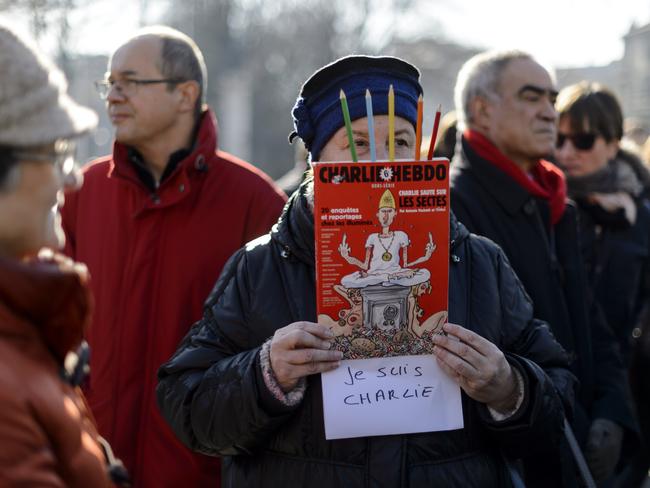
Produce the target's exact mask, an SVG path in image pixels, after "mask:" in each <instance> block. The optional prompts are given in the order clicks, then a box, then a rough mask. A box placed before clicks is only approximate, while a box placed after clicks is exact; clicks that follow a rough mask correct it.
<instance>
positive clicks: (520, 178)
mask: <svg viewBox="0 0 650 488" xmlns="http://www.w3.org/2000/svg"><path fill="white" fill-rule="evenodd" d="M463 137H465V140H466V141H467V142H468V143H469V145H470V146H471V147H472V149H474V151H476V153H477V154H478V155H479V156H481V157H482V158H483V159H485V160H487V161H489V162H490V163H492V164H493V165H494V166H496V167H497V168H499V169H500V170H501V171H503V172H504V173H505V174H507V175H508V176H510V177H511V178H512V179H513V180H515V181H516V182H517V183H518V184H519V186H521V187H522V188H524V189H525V190H526V191H528V193H530V194H531V195H533V196H535V197H540V198H543V199H544V200H546V201H547V202H548V204H549V207H550V208H551V223H552V224H553V225H555V224H557V223H558V222H559V220H560V219H561V218H562V214H564V208H565V204H566V194H567V190H566V182H565V180H564V173H562V170H560V169H559V168H558V167H557V166H555V165H554V164H553V163H550V162H548V161H545V160H543V159H540V160H539V162H538V163H537V164H536V165H535V166H533V168H532V169H531V171H530V176H529V175H527V174H526V173H525V172H524V171H523V170H522V169H521V168H520V167H519V166H518V165H517V164H515V163H514V162H512V161H511V160H510V159H508V158H507V157H506V156H505V155H504V154H503V153H502V152H501V151H499V150H498V149H497V147H496V146H495V145H494V144H492V142H490V141H489V140H488V138H487V137H485V136H484V135H483V134H481V133H480V132H476V131H474V130H469V129H468V130H466V131H465V132H464V133H463ZM531 177H532V178H531Z"/></svg>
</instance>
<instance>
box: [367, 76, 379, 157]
mask: <svg viewBox="0 0 650 488" xmlns="http://www.w3.org/2000/svg"><path fill="white" fill-rule="evenodd" d="M366 115H367V116H368V140H369V142H370V160H371V161H377V151H376V150H375V121H374V119H373V116H372V97H371V96H370V90H368V89H366Z"/></svg>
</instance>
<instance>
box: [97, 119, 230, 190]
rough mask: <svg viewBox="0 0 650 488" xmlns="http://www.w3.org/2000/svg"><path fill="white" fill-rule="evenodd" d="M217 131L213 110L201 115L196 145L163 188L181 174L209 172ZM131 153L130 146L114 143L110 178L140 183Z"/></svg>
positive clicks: (164, 182)
mask: <svg viewBox="0 0 650 488" xmlns="http://www.w3.org/2000/svg"><path fill="white" fill-rule="evenodd" d="M217 131H218V129H217V120H216V118H215V116H214V113H213V112H212V110H210V109H208V110H206V111H205V112H203V114H202V115H201V119H200V121H199V127H198V130H197V133H196V138H195V141H194V145H193V147H192V148H191V150H190V152H189V154H187V155H185V157H183V158H182V159H181V160H180V161H179V162H177V165H176V168H175V169H174V170H173V171H171V173H170V174H169V176H168V177H167V178H166V179H165V180H163V182H162V183H161V187H163V186H165V185H168V184H171V183H170V180H174V179H175V177H176V176H177V175H178V174H179V173H182V174H187V173H188V172H189V173H191V172H196V171H198V172H203V171H206V170H208V169H209V165H210V164H211V161H212V159H213V158H212V156H213V155H214V153H215V151H216V150H217V139H218V136H217ZM130 153H131V150H130V148H129V147H128V146H126V145H124V144H121V143H119V142H117V141H115V142H114V143H113V159H112V161H111V165H110V168H109V171H108V177H109V178H113V177H117V178H125V179H128V180H131V181H134V182H136V183H140V179H139V177H138V173H137V170H136V169H135V167H134V163H133V162H132V161H131V157H130ZM175 154H176V153H175Z"/></svg>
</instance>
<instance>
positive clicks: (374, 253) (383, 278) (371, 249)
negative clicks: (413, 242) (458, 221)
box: [338, 190, 436, 288]
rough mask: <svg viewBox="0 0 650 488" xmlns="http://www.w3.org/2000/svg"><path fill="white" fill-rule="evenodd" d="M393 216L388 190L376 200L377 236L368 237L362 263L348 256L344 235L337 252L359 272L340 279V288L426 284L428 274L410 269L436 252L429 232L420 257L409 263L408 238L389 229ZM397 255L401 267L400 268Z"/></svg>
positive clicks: (393, 199) (393, 198)
mask: <svg viewBox="0 0 650 488" xmlns="http://www.w3.org/2000/svg"><path fill="white" fill-rule="evenodd" d="M396 215H397V211H396V210H395V197H393V194H392V193H391V192H390V190H386V191H385V192H384V193H383V194H382V196H381V199H380V200H379V210H378V211H377V219H378V220H379V225H380V226H381V232H375V233H372V234H370V235H369V236H368V239H367V240H366V246H365V248H366V256H365V259H364V260H363V261H361V260H359V259H357V258H355V257H354V256H351V255H350V245H349V244H348V242H347V235H346V234H343V238H342V240H341V244H340V245H339V248H338V250H339V253H340V254H341V256H342V257H343V259H345V260H346V261H347V262H348V263H350V264H352V265H354V266H357V267H358V268H360V269H359V271H355V272H354V273H351V274H349V275H346V276H344V277H343V278H341V284H342V285H343V286H344V287H346V288H365V287H368V286H373V285H382V286H413V285H418V284H420V283H424V282H426V281H428V280H429V278H430V273H429V270H427V269H425V268H415V267H414V266H416V265H418V264H421V263H424V262H426V261H428V260H429V259H430V258H431V255H432V254H433V252H434V251H435V250H436V244H435V243H434V242H433V237H432V236H431V232H429V240H428V242H427V244H426V245H425V247H424V255H423V256H421V257H419V258H417V259H415V260H414V261H411V262H409V261H408V247H409V245H410V240H409V236H408V235H407V234H406V232H403V231H401V230H391V228H390V227H391V225H392V223H393V221H394V220H395V217H396ZM400 254H401V262H402V263H403V266H402V265H401V264H400Z"/></svg>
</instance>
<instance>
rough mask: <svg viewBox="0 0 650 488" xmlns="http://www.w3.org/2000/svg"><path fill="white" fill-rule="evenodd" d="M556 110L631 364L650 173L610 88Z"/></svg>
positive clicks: (607, 300) (563, 96)
mask: <svg viewBox="0 0 650 488" xmlns="http://www.w3.org/2000/svg"><path fill="white" fill-rule="evenodd" d="M556 108H557V110H558V113H559V127H558V137H557V150H556V160H557V162H558V164H559V165H560V166H561V167H562V168H563V170H564V171H565V173H566V176H567V186H568V194H569V196H570V197H571V198H572V199H573V200H575V202H576V204H577V206H578V210H579V212H580V219H579V222H580V234H581V235H580V238H581V245H582V255H583V259H584V260H585V265H586V269H587V273H588V279H589V281H590V284H591V286H592V288H593V290H594V293H595V298H596V300H597V301H598V302H599V303H600V305H601V306H602V309H603V311H604V313H605V315H606V317H607V320H608V323H609V325H610V327H611V328H612V330H613V331H614V333H615V335H616V337H617V339H618V342H619V345H620V348H621V352H622V353H623V359H624V361H625V363H626V364H628V365H629V363H630V351H631V346H632V342H633V340H634V338H635V337H638V335H639V331H640V328H639V327H640V324H639V319H640V317H641V312H642V311H643V310H644V308H645V307H647V305H648V301H649V298H650V295H649V294H650V274H649V273H650V206H649V204H648V200H647V199H646V196H645V195H646V194H647V192H648V187H649V182H650V175H649V174H648V171H647V170H646V169H645V168H644V166H643V164H642V163H641V161H640V160H639V159H638V158H637V157H636V156H634V155H633V154H631V153H629V152H627V151H625V150H623V149H621V147H620V140H621V138H622V136H623V114H622V111H621V107H620V104H619V103H618V101H617V99H616V97H615V95H614V94H613V93H612V92H611V91H610V90H608V89H607V88H605V87H603V86H602V85H599V84H596V83H588V82H584V81H583V82H581V83H578V84H575V85H571V86H569V87H566V88H565V89H563V90H562V91H561V92H560V94H559V96H558V99H557V103H556ZM588 452H589V450H588ZM646 471H647V468H646ZM630 486H632V485H630Z"/></svg>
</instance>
